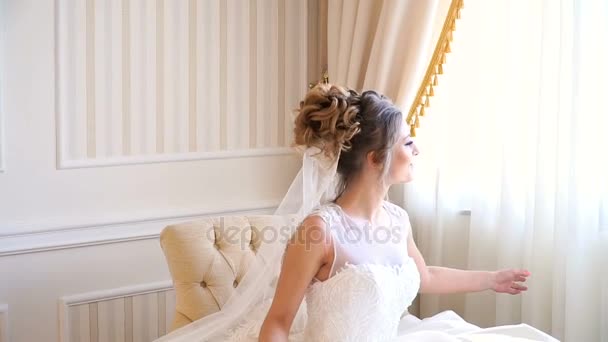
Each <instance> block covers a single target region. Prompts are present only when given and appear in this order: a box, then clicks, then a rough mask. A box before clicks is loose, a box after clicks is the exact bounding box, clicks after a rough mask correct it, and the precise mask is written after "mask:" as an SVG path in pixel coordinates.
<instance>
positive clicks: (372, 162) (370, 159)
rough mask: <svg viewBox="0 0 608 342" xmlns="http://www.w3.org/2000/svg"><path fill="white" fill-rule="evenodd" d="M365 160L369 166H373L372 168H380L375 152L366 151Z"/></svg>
mask: <svg viewBox="0 0 608 342" xmlns="http://www.w3.org/2000/svg"><path fill="white" fill-rule="evenodd" d="M365 161H366V163H367V165H369V166H370V167H371V168H374V169H381V168H382V165H380V163H378V162H377V161H376V152H375V151H369V152H367V155H366V156H365Z"/></svg>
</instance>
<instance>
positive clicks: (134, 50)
mask: <svg viewBox="0 0 608 342" xmlns="http://www.w3.org/2000/svg"><path fill="white" fill-rule="evenodd" d="M318 8H319V3H318V2H317V1H310V2H302V1H295V0H289V1H280V0H254V1H249V0H230V1H220V0H209V1H194V0H192V1H190V0H182V1H173V0H172V1H168V0H164V1H163V0H157V1H147V0H86V1H85V0H0V44H1V45H0V151H1V152H0V169H1V170H3V171H2V172H0V341H2V342H4V340H5V338H4V334H5V333H6V331H7V330H6V328H5V326H4V323H5V322H6V323H7V324H6V325H7V328H8V334H6V335H7V336H8V338H9V340H10V341H28V342H29V341H54V340H58V339H59V327H60V326H62V327H65V324H66V321H69V317H67V318H66V317H63V318H62V317H61V316H60V315H59V312H60V310H59V309H58V308H63V306H60V300H61V299H62V298H63V299H66V298H67V299H70V298H72V299H73V298H78V296H82V297H83V298H95V296H98V297H99V298H102V299H103V298H106V297H104V296H105V295H107V294H108V293H109V294H110V295H111V294H112V293H115V294H120V296H119V297H120V298H123V297H124V298H129V297H130V296H131V297H132V296H135V297H137V296H138V295H139V293H140V292H141V291H143V292H146V291H151V290H150V288H152V287H154V286H157V285H158V287H159V291H160V290H162V287H163V286H162V284H164V283H166V281H168V280H169V279H170V278H169V274H168V271H167V268H166V266H165V263H164V258H163V255H162V252H161V250H160V247H159V245H158V241H157V238H158V233H159V232H160V230H161V229H162V227H164V226H165V225H167V224H170V223H173V222H177V221H185V220H190V219H193V218H196V217H200V216H204V215H219V214H223V213H234V212H271V211H272V210H273V208H274V207H275V206H276V205H277V204H278V201H279V200H280V199H281V197H282V196H283V194H284V192H285V190H286V188H287V186H288V185H289V183H290V181H291V179H292V177H293V176H294V174H295V173H296V171H297V169H298V167H299V161H298V159H297V158H295V157H294V156H292V155H289V152H288V149H287V148H286V147H287V146H288V145H289V141H290V138H291V136H290V134H291V130H290V129H289V127H290V122H291V109H292V108H294V107H295V106H296V105H297V104H298V100H299V99H300V98H301V96H302V95H303V93H304V92H305V91H306V86H307V84H308V83H309V82H311V81H313V80H315V79H316V77H317V75H318V74H319V71H320V70H321V67H320V61H319V60H320V57H319V56H320V53H321V52H320V49H319V48H318V47H317V44H318V42H319V39H318V36H319V34H320V33H319V29H318V27H317V24H316V22H317V20H318V17H319V16H318V15H317V14H315V15H308V12H309V11H310V12H312V13H317V11H318ZM124 13H128V16H125V14H124ZM159 22H162V23H163V25H162V26H159V25H157V23H159ZM123 26H124V27H128V29H127V30H123V29H122V28H123ZM1 132H3V133H1ZM159 284H160V285H159ZM131 290H132V291H131ZM104 291H105V292H104ZM129 291H131V292H132V293H130V294H129ZM87 296H88V297H87ZM121 296H122V297H121ZM135 297H133V298H135ZM152 297H153V296H151V297H150V298H148V297H146V298H148V299H149V300H151V301H152V302H153V300H152V299H151V298H152ZM134 301H135V302H137V301H138V300H137V299H134ZM68 302H69V301H68ZM74 303H78V302H74ZM165 304H166V305H170V302H167V303H165ZM4 305H7V307H5V306H4ZM103 305H104V304H102V305H101V306H103ZM146 305H148V304H146ZM74 307H75V306H74ZM97 308H99V305H98V306H97ZM4 309H7V310H4ZM74 310H76V309H73V310H72V311H74ZM135 310H136V311H137V309H136V308H135ZM68 311H69V310H68ZM78 312H79V313H80V311H78ZM89 314H90V313H89ZM83 315H84V314H83ZM6 317H8V320H7V319H6ZM165 318H166V317H165ZM133 319H135V321H136V322H137V318H133ZM68 325H69V324H68ZM103 326H104V325H103V324H101V325H100V326H98V328H99V327H103ZM68 328H69V326H68ZM133 329H136V330H137V324H135V326H134V328H133ZM64 330H65V328H64ZM157 331H158V330H157ZM148 333H149V332H133V334H132V335H130V336H131V337H132V338H134V339H135V340H137V339H138V338H142V339H144V340H145V339H147V338H149V337H150V336H152V335H146V334H148ZM70 334H71V333H70ZM68 335H69V334H68ZM102 335H103V334H102ZM72 336H76V335H72ZM100 336H101V335H100ZM103 336H108V335H107V332H106V335H103ZM142 336H143V337H142ZM63 337H64V338H68V340H69V337H66V336H63ZM127 340H128V339H127Z"/></svg>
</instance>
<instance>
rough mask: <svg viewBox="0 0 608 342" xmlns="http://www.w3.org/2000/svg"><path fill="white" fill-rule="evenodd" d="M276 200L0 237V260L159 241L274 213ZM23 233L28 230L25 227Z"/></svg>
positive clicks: (49, 228) (52, 228)
mask: <svg viewBox="0 0 608 342" xmlns="http://www.w3.org/2000/svg"><path fill="white" fill-rule="evenodd" d="M278 204H279V203H278V202H276V201H270V202H269V201H258V202H256V203H254V204H251V205H249V206H240V207H238V208H231V209H224V210H204V209H201V210H198V211H195V212H190V213H184V212H179V213H175V215H167V216H164V217H144V218H137V219H124V220H117V221H112V222H98V223H89V224H86V225H75V226H67V227H48V228H47V229H45V230H43V231H37V232H33V233H24V234H13V235H6V236H1V235H0V257H2V256H8V255H16V254H25V253H33V252H43V251H50V250H58V249H66V248H75V247H83V246H93V245H102V244H111V243H118V242H125V241H134V240H145V239H158V237H159V235H160V232H161V231H162V229H163V228H164V227H166V226H168V225H170V224H174V223H178V222H184V221H190V220H196V219H200V218H202V217H206V216H224V215H248V214H272V213H273V212H274V210H275V208H276V207H277V206H278ZM23 230H26V228H24V229H23Z"/></svg>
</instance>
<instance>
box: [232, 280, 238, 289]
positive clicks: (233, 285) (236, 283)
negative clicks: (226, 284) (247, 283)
mask: <svg viewBox="0 0 608 342" xmlns="http://www.w3.org/2000/svg"><path fill="white" fill-rule="evenodd" d="M238 284H239V283H238V282H237V281H236V280H235V281H234V282H233V283H232V287H234V288H236V287H237V285H238Z"/></svg>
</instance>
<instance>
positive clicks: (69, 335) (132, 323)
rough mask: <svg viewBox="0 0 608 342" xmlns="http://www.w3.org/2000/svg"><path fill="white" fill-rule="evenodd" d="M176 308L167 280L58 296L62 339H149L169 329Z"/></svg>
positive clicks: (69, 340)
mask: <svg viewBox="0 0 608 342" xmlns="http://www.w3.org/2000/svg"><path fill="white" fill-rule="evenodd" d="M174 312H175V292H174V291H173V284H172V282H171V281H170V280H167V281H161V282H153V283H146V284H140V285H136V286H128V287H121V288H115V289H109V290H102V291H94V292H87V293H82V294H76V295H71V296H65V297H62V298H60V299H59V337H60V341H61V342H80V341H100V342H101V341H152V340H154V339H156V338H157V337H160V336H163V335H165V334H166V333H167V331H169V328H170V326H171V322H172V320H173V316H174Z"/></svg>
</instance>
